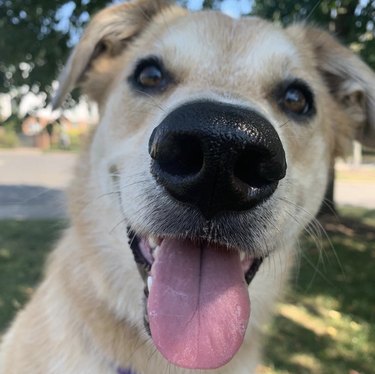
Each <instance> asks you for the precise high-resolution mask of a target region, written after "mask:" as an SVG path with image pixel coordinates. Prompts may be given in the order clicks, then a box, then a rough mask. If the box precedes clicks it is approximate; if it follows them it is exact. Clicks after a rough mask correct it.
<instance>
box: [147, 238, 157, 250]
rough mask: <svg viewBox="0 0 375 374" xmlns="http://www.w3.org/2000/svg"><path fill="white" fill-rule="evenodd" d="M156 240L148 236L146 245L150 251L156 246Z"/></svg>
mask: <svg viewBox="0 0 375 374" xmlns="http://www.w3.org/2000/svg"><path fill="white" fill-rule="evenodd" d="M156 240H157V239H156V238H155V237H154V236H149V238H148V245H149V246H150V248H151V249H154V248H155V247H156V246H157V245H158V243H157V241H156Z"/></svg>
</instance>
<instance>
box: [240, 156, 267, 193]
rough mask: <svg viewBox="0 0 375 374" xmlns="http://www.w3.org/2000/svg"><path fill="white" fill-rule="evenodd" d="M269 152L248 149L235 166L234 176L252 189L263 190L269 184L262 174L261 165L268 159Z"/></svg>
mask: <svg viewBox="0 0 375 374" xmlns="http://www.w3.org/2000/svg"><path fill="white" fill-rule="evenodd" d="M268 157H269V155H268V152H266V151H265V150H263V151H262V150H258V149H246V150H245V151H244V152H242V154H241V155H240V156H239V157H238V159H237V162H236V163H235V165H234V176H235V177H236V178H238V179H239V180H241V181H242V182H244V183H245V184H247V185H248V186H250V187H255V188H261V187H264V186H265V185H267V184H269V181H268V180H267V179H265V178H264V176H263V173H262V172H261V165H263V164H264V163H265V162H266V160H267V159H268Z"/></svg>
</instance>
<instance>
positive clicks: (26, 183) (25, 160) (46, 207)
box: [0, 149, 375, 219]
mask: <svg viewBox="0 0 375 374" xmlns="http://www.w3.org/2000/svg"><path fill="white" fill-rule="evenodd" d="M76 158H77V155H75V154H72V153H66V152H56V153H55V152H51V153H42V152H40V151H38V150H33V149H18V150H15V151H13V150H10V151H5V150H0V219H6V218H15V219H36V218H46V219H50V218H60V217H66V213H65V209H64V206H65V201H66V200H65V195H64V189H65V188H66V187H67V186H68V185H69V181H70V179H71V177H72V173H73V169H74V165H75V162H76ZM374 180H375V179H374ZM336 201H337V202H338V203H339V204H348V205H356V206H363V207H366V208H370V209H375V182H372V181H362V182H360V181H358V182H357V181H352V180H350V181H345V180H342V181H341V180H339V181H338V182H337V184H336Z"/></svg>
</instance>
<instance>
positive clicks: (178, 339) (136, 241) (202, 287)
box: [128, 228, 262, 369]
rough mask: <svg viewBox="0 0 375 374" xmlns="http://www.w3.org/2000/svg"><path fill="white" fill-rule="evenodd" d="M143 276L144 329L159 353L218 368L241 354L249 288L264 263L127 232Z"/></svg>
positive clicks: (195, 243)
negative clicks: (237, 353)
mask: <svg viewBox="0 0 375 374" xmlns="http://www.w3.org/2000/svg"><path fill="white" fill-rule="evenodd" d="M128 236H129V243H130V247H131V249H132V251H133V254H134V259H135V261H136V263H137V265H138V268H139V271H140V273H141V276H142V277H143V279H144V281H145V283H146V286H145V296H146V305H147V306H146V311H145V327H146V330H147V331H148V332H149V334H150V335H151V337H152V340H153V342H154V344H155V346H156V347H157V349H158V350H159V351H160V353H161V354H162V355H163V356H164V357H165V358H166V359H167V360H168V361H169V362H171V363H173V364H175V365H177V366H180V367H184V368H189V369H215V368H218V367H221V366H223V365H225V364H226V363H227V362H229V361H230V360H231V358H232V357H233V356H234V355H235V353H236V352H237V351H238V350H239V348H240V346H241V344H242V342H243V339H244V336H245V333H246V328H247V325H248V321H249V317H250V300H249V293H248V285H249V284H250V282H251V280H252V279H253V278H254V276H255V274H256V272H257V271H258V269H259V266H260V265H261V263H262V259H260V258H255V257H252V256H249V255H247V254H245V253H244V252H243V251H242V252H241V251H239V250H236V249H228V248H227V247H225V246H222V245H218V244H212V243H209V242H207V241H204V240H201V239H199V240H193V239H178V238H170V237H164V238H163V237H157V236H148V237H140V236H137V235H135V233H134V232H133V231H132V230H131V228H129V229H128Z"/></svg>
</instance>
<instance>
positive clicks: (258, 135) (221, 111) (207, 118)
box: [149, 101, 286, 218]
mask: <svg viewBox="0 0 375 374" xmlns="http://www.w3.org/2000/svg"><path fill="white" fill-rule="evenodd" d="M149 152H150V155H151V158H152V160H153V161H152V166H151V171H152V173H153V175H154V177H155V178H156V180H157V181H158V183H160V184H161V185H162V186H163V187H164V188H165V189H166V190H167V191H168V192H169V194H170V195H171V196H173V197H174V198H175V199H177V200H179V201H181V202H184V203H188V204H191V205H193V206H195V207H197V208H198V209H199V210H200V211H201V212H202V213H203V215H204V216H205V217H207V218H210V217H212V216H214V215H216V214H218V213H220V212H223V211H240V210H247V209H250V208H252V207H254V206H256V205H257V204H260V203H261V202H262V201H264V200H265V199H267V198H268V197H269V196H271V195H272V194H273V193H274V191H275V190H276V188H277V185H278V182H279V180H281V179H282V178H284V176H285V173H286V160H285V153H284V149H283V146H282V144H281V141H280V138H279V136H278V134H277V132H276V130H275V129H274V128H273V126H272V125H271V124H270V123H269V122H268V121H267V120H266V119H265V118H264V117H262V116H261V115H259V114H258V113H256V112H254V111H252V110H250V109H247V108H243V107H238V106H234V105H230V104H224V103H218V102H207V101H200V102H192V103H188V104H185V105H183V106H181V107H179V108H177V109H176V110H174V111H173V112H171V113H170V114H169V115H168V116H167V117H166V118H165V119H164V120H163V121H162V122H161V124H160V125H159V126H157V127H156V128H155V129H154V131H153V133H152V135H151V138H150V142H149Z"/></svg>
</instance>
